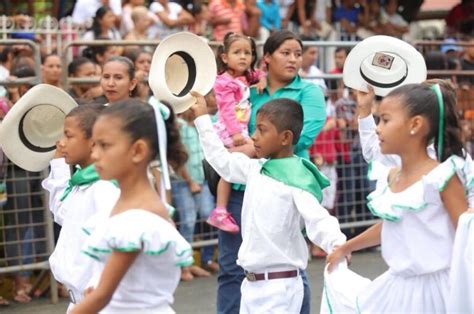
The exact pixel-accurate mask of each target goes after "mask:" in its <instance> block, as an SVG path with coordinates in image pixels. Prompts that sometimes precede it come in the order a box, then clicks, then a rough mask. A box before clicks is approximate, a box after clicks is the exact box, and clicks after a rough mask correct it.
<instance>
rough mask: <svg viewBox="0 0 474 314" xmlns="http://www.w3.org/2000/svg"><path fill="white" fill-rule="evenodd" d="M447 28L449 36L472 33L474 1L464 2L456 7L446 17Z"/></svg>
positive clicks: (465, 0) (466, 0)
mask: <svg viewBox="0 0 474 314" xmlns="http://www.w3.org/2000/svg"><path fill="white" fill-rule="evenodd" d="M446 26H447V33H448V35H451V34H456V33H463V34H468V33H471V32H472V31H473V28H474V0H462V1H461V3H460V4H458V5H456V6H454V7H453V8H452V9H451V11H449V13H448V15H447V16H446Z"/></svg>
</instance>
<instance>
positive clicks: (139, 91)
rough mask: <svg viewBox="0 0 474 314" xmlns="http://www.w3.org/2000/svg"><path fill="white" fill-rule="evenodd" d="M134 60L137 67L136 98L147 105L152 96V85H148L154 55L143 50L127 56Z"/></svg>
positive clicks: (134, 51)
mask: <svg viewBox="0 0 474 314" xmlns="http://www.w3.org/2000/svg"><path fill="white" fill-rule="evenodd" d="M126 57H128V58H129V59H130V60H132V62H133V64H134V66H135V78H136V79H137V87H136V88H135V96H136V97H137V98H140V100H142V101H143V102H145V103H148V101H149V98H150V96H151V95H152V94H151V90H150V85H148V81H147V80H148V75H149V74H150V66H151V59H152V55H151V52H149V51H146V50H143V49H135V50H133V51H130V53H129V54H127V55H126Z"/></svg>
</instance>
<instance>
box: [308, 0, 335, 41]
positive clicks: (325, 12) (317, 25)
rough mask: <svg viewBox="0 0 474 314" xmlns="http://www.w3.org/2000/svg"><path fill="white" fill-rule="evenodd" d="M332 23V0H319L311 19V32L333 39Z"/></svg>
mask: <svg viewBox="0 0 474 314" xmlns="http://www.w3.org/2000/svg"><path fill="white" fill-rule="evenodd" d="M331 24H332V2H331V0H317V1H316V8H315V10H314V15H313V17H312V19H311V33H314V34H315V35H316V36H317V37H319V38H321V39H332V37H331V35H333V34H334V29H333V28H332V26H331Z"/></svg>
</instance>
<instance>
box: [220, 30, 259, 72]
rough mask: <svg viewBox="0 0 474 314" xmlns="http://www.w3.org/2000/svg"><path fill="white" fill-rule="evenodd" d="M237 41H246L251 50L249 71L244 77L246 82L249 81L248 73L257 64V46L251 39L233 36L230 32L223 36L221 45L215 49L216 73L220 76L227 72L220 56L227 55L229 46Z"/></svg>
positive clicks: (237, 35)
mask: <svg viewBox="0 0 474 314" xmlns="http://www.w3.org/2000/svg"><path fill="white" fill-rule="evenodd" d="M238 40H247V41H248V42H249V43H250V49H251V50H252V62H251V63H250V69H249V70H247V72H246V73H245V74H244V75H245V76H246V78H247V80H248V81H251V73H250V72H251V71H254V70H255V64H256V63H257V45H256V44H255V41H254V40H253V39H252V38H251V37H247V36H244V35H240V34H235V33H232V32H229V33H227V34H225V36H224V40H223V42H222V45H220V46H219V47H218V48H217V57H216V62H217V71H218V73H219V74H222V73H224V72H225V71H227V70H228V67H227V64H226V63H225V62H224V61H223V60H222V57H221V55H222V54H223V53H228V52H229V50H230V46H231V45H232V44H233V43H234V42H236V41H238Z"/></svg>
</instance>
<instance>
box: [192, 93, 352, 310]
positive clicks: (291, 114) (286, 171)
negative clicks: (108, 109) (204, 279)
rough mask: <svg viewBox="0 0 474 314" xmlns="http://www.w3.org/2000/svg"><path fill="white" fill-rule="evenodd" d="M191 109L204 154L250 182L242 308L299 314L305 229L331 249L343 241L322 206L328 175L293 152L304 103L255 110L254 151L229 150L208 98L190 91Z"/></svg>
mask: <svg viewBox="0 0 474 314" xmlns="http://www.w3.org/2000/svg"><path fill="white" fill-rule="evenodd" d="M192 94H193V96H194V97H196V98H197V102H196V104H195V105H193V107H192V108H191V109H192V110H193V111H194V113H195V115H196V117H197V118H196V120H195V122H194V123H195V126H196V128H197V130H198V132H199V137H200V140H201V145H202V146H203V150H204V155H205V157H206V160H207V161H208V162H209V163H210V164H211V165H212V167H213V168H214V169H215V170H216V171H217V172H218V173H219V175H221V177H222V178H224V179H225V180H226V181H228V182H232V183H238V184H246V185H247V188H246V190H245V195H244V201H243V206H242V245H241V247H240V249H239V253H238V260H237V264H239V265H240V266H241V267H242V268H243V269H244V270H245V274H246V279H245V280H244V282H243V283H242V287H241V293H242V298H241V305H240V311H241V313H268V312H272V313H273V312H275V313H299V312H300V309H301V304H302V301H303V282H302V280H301V276H299V269H305V268H306V266H307V260H308V250H307V246H306V242H305V240H304V237H303V235H302V233H301V230H302V229H303V228H304V227H305V228H306V232H307V235H308V238H309V239H310V240H311V241H312V242H314V243H315V244H316V245H318V246H320V247H321V248H323V249H324V250H325V251H327V252H331V251H332V250H333V249H334V247H335V246H337V245H341V244H343V243H344V242H345V236H344V234H343V233H342V232H341V231H340V229H339V224H338V222H337V219H336V218H334V217H332V216H330V215H329V213H328V212H327V210H326V209H324V208H323V207H322V206H321V205H320V201H321V189H322V188H324V187H326V186H327V185H328V180H327V179H326V178H325V177H324V176H323V175H321V174H320V172H319V171H318V169H317V168H316V167H315V166H314V165H313V164H312V163H311V162H310V161H307V160H305V159H302V158H299V157H296V156H294V153H293V145H294V143H296V142H297V141H298V138H299V135H300V133H301V129H302V123H303V111H302V109H301V106H300V105H299V104H298V103H297V102H295V101H293V100H290V99H286V98H281V99H274V100H271V101H269V102H268V103H266V104H265V105H264V106H263V107H262V108H260V109H259V111H258V112H257V125H256V131H255V133H254V134H253V136H252V139H253V141H254V147H255V151H256V155H257V157H258V158H259V159H251V158H249V157H247V156H246V155H244V154H241V153H229V152H228V151H227V150H226V149H225V147H224V145H223V143H222V141H221V140H220V139H219V137H218V136H217V135H216V133H215V131H214V129H213V127H212V123H211V120H210V117H209V116H208V115H207V108H206V101H205V100H204V98H203V97H202V96H201V95H199V94H197V93H192Z"/></svg>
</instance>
